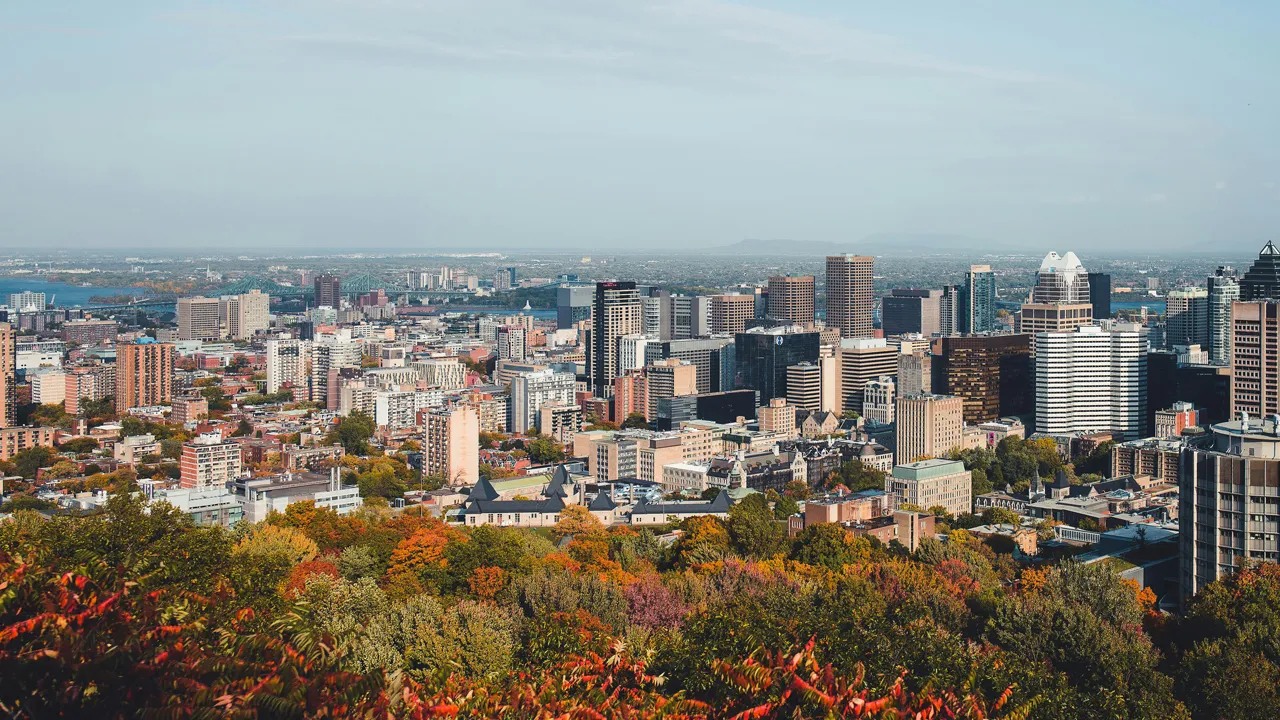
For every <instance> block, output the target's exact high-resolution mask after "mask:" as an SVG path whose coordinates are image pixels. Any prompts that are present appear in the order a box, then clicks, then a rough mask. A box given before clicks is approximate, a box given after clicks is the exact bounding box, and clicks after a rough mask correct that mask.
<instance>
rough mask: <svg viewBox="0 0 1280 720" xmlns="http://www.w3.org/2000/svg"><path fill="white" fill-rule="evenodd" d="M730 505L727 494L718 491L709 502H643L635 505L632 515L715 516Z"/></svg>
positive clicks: (726, 510)
mask: <svg viewBox="0 0 1280 720" xmlns="http://www.w3.org/2000/svg"><path fill="white" fill-rule="evenodd" d="M731 505H732V503H731V502H730V501H729V493H727V492H725V491H723V490H722V491H720V494H719V495H716V497H715V499H714V500H712V501H711V502H656V503H650V502H647V501H644V500H641V501H640V502H638V503H636V506H635V507H634V508H633V509H632V510H631V514H632V515H715V514H718V513H727V512H729V508H730V506H731Z"/></svg>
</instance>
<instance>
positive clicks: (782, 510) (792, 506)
mask: <svg viewBox="0 0 1280 720" xmlns="http://www.w3.org/2000/svg"><path fill="white" fill-rule="evenodd" d="M798 512H800V503H798V502H796V501H795V500H793V499H792V498H791V497H789V496H784V497H782V498H780V499H779V500H778V501H777V502H775V503H774V504H773V516H774V517H776V518H777V519H779V520H786V519H787V518H789V517H791V516H792V515H795V514H796V513H798Z"/></svg>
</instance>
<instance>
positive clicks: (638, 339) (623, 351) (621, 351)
mask: <svg viewBox="0 0 1280 720" xmlns="http://www.w3.org/2000/svg"><path fill="white" fill-rule="evenodd" d="M657 342H658V338H657V336H656V335H647V334H645V333H636V334H634V335H623V336H622V337H620V338H618V372H620V373H627V372H631V371H632V370H640V369H641V368H643V367H644V366H645V365H648V364H649V362H650V361H649V359H648V358H649V351H648V348H649V346H650V345H653V344H657ZM655 354H656V352H655Z"/></svg>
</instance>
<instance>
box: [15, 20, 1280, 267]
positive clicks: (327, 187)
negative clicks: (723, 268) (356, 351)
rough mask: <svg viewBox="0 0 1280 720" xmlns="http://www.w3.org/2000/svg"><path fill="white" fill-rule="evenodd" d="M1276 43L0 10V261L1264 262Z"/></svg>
mask: <svg viewBox="0 0 1280 720" xmlns="http://www.w3.org/2000/svg"><path fill="white" fill-rule="evenodd" d="M1278 34H1280V3H1274V2H1263V1H1261V0H1252V1H1250V2H1227V1H1222V2H1194V3H1193V2H1181V1H1178V0H1161V1H1160V2H1150V1H1149V0H1144V1H1142V2H1126V1H1124V0H1099V1H1097V2H1090V1H1088V0H1084V1H1075V2H1069V3H1068V2H1053V3H1051V2H1048V1H1047V0H1044V1H1034V2H1028V1H1027V0H1016V1H1010V2H995V1H987V2H983V1H980V0H979V1H976V2H975V1H968V2H957V1H956V0H938V1H937V2H907V1H902V2H884V1H883V0H881V1H877V2H862V1H856V2H855V1H851V0H827V1H819V0H790V1H789V2H761V3H752V4H742V3H734V2H725V1H723V0H665V1H662V0H659V1H655V2H650V1H648V0H529V1H528V2H522V1H520V0H221V1H219V2H184V1H183V0H163V1H160V0H156V1H151V0H116V1H115V2H105V1H104V0H5V1H4V2H0V97H3V101H2V102H0V247H6V246H8V247H20V246H31V247H49V248H57V247H69V246H86V245H111V244H117V245H120V246H122V247H125V246H127V247H139V248H142V247H152V248H170V247H177V246H183V245H185V244H188V243H189V244H190V245H192V246H197V245H200V244H211V245H215V246H217V247H248V248H254V247H268V246H270V247H286V246H292V247H299V248H302V247H306V248H321V247H323V248H335V247H349V248H375V247H377V248H406V249H413V248H430V247H475V248H486V249H487V248H517V247H530V248H534V247H537V248H548V247H555V246H572V247H593V246H594V247H599V248H601V249H606V248H636V247H637V245H638V244H639V243H652V244H653V245H655V246H658V247H664V248H696V247H698V246H706V245H725V244H729V243H733V242H736V241H738V240H740V239H743V238H790V239H797V240H814V241H835V242H845V241H848V242H850V244H851V249H852V248H856V247H857V243H856V241H857V240H859V239H861V238H863V237H865V236H867V235H869V234H873V233H955V234H962V235H968V236H973V237H975V238H980V239H983V240H985V241H989V243H990V244H989V245H985V247H995V246H997V245H1010V244H1025V245H1026V246H1027V247H1028V249H1031V250H1035V251H1037V252H1039V251H1043V250H1047V249H1057V250H1059V251H1065V250H1067V249H1076V250H1095V251H1096V250H1100V249H1105V248H1116V249H1125V250H1127V249H1162V248H1177V249H1183V250H1206V251H1208V250H1213V249H1215V248H1229V249H1231V250H1233V251H1234V250H1240V249H1243V250H1247V251H1249V252H1252V251H1253V250H1255V249H1256V248H1257V247H1259V246H1261V244H1262V243H1263V242H1264V241H1265V239H1266V238H1278V239H1280V232H1277V231H1278V230H1280V45H1277V43H1276V37H1277V35H1278ZM976 249H981V248H976Z"/></svg>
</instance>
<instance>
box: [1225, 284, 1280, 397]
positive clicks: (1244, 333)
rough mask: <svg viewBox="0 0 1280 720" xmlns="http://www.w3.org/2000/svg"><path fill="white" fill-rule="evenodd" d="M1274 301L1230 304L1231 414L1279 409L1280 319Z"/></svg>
mask: <svg viewBox="0 0 1280 720" xmlns="http://www.w3.org/2000/svg"><path fill="white" fill-rule="evenodd" d="M1278 308H1280V304H1277V303H1276V301H1273V300H1256V301H1252V302H1238V303H1235V304H1234V305H1233V306H1232V318H1233V319H1234V322H1233V324H1232V325H1233V329H1232V334H1231V417H1233V418H1234V417H1239V414H1240V413H1241V412H1247V413H1249V414H1250V415H1253V416H1262V415H1272V414H1275V413H1277V412H1280V379H1278V378H1280V354H1278V353H1277V350H1276V347H1277V345H1280V320H1278V319H1277V314H1278V312H1277V309H1278Z"/></svg>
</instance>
